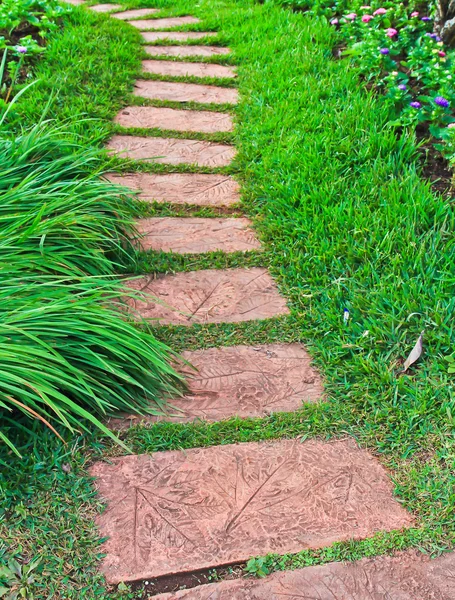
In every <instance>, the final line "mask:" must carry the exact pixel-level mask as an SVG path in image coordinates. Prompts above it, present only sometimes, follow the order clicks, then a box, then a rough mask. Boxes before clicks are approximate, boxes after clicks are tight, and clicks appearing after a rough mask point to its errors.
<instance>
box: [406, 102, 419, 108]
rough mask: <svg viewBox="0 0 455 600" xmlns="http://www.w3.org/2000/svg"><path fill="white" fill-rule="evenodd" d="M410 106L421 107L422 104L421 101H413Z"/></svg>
mask: <svg viewBox="0 0 455 600" xmlns="http://www.w3.org/2000/svg"><path fill="white" fill-rule="evenodd" d="M409 106H412V108H420V107H421V106H422V105H421V104H420V102H417V101H414V102H411V103H410V105H409Z"/></svg>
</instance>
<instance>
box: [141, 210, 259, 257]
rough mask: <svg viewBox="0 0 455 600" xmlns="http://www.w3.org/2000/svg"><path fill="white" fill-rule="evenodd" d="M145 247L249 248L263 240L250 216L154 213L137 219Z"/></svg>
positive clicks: (185, 251) (188, 249)
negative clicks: (252, 226)
mask: <svg viewBox="0 0 455 600" xmlns="http://www.w3.org/2000/svg"><path fill="white" fill-rule="evenodd" d="M136 227H137V230H138V232H139V233H140V234H142V235H143V236H144V237H142V238H141V239H140V240H139V243H140V246H141V248H142V249H143V250H161V251H163V252H177V253H178V254H201V253H203V252H214V251H216V250H222V251H223V252H248V251H251V250H259V249H260V248H261V243H260V242H259V240H258V239H257V237H256V235H255V233H254V231H253V230H252V229H251V221H250V220H249V219H244V218H239V219H213V218H209V219H204V218H188V217H183V218H180V217H154V218H151V219H138V220H137V221H136Z"/></svg>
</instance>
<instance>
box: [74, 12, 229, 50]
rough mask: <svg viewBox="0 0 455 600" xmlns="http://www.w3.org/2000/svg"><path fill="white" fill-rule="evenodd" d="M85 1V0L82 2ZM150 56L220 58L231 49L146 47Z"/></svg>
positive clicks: (217, 47) (213, 47)
mask: <svg viewBox="0 0 455 600" xmlns="http://www.w3.org/2000/svg"><path fill="white" fill-rule="evenodd" d="M81 1H84V0H81ZM144 50H145V51H146V52H147V54H150V56H176V57H182V56H220V55H225V54H229V53H230V52H231V50H230V48H220V47H219V46H144Z"/></svg>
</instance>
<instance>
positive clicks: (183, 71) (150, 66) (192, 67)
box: [142, 60, 236, 78]
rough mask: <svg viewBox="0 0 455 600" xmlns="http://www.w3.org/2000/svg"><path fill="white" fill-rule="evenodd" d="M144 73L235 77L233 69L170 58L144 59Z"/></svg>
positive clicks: (172, 75)
mask: <svg viewBox="0 0 455 600" xmlns="http://www.w3.org/2000/svg"><path fill="white" fill-rule="evenodd" d="M142 70H143V71H144V73H152V74H154V75H168V76H171V77H186V76H192V77H229V78H232V77H236V73H235V71H234V69H232V68H231V67H225V66H224V65H214V64H210V63H191V62H173V61H171V60H144V61H142Z"/></svg>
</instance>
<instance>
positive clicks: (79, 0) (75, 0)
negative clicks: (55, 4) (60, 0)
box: [64, 0, 85, 6]
mask: <svg viewBox="0 0 455 600" xmlns="http://www.w3.org/2000/svg"><path fill="white" fill-rule="evenodd" d="M64 2H65V3H66V4H72V5H73V6H82V4H85V0H64Z"/></svg>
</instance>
